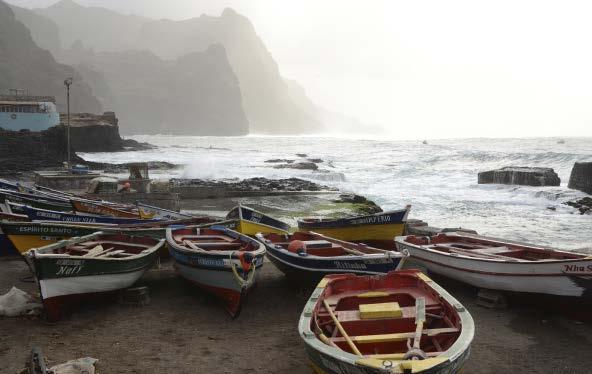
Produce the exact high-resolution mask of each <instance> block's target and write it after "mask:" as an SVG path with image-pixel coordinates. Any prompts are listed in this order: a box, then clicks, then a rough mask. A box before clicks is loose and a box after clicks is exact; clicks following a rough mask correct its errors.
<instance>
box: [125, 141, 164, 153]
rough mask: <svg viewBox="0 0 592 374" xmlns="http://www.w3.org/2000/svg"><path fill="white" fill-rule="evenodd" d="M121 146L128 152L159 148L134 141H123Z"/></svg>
mask: <svg viewBox="0 0 592 374" xmlns="http://www.w3.org/2000/svg"><path fill="white" fill-rule="evenodd" d="M121 145H122V146H123V148H124V149H125V150H126V151H145V150H147V149H156V148H158V147H157V146H155V145H152V144H150V143H142V142H139V141H137V140H134V139H122V140H121Z"/></svg>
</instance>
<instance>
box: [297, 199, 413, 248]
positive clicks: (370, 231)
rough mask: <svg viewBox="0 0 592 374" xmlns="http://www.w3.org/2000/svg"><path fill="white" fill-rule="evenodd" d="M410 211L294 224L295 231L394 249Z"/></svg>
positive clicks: (407, 209)
mask: <svg viewBox="0 0 592 374" xmlns="http://www.w3.org/2000/svg"><path fill="white" fill-rule="evenodd" d="M410 209H411V206H410V205H407V206H406V207H405V208H404V209H400V210H394V211H389V212H382V213H377V214H371V215H367V216H358V217H348V218H339V219H317V218H306V219H303V220H300V221H298V228H299V229H300V230H303V231H313V232H316V233H318V234H323V235H326V236H329V237H332V238H335V239H339V240H345V241H348V242H363V243H366V244H368V245H372V246H376V247H379V248H384V249H392V248H394V246H395V244H394V239H395V236H401V235H403V233H404V231H405V225H406V224H407V215H408V214H409V210H410Z"/></svg>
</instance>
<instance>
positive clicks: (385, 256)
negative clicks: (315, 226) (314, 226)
mask: <svg viewBox="0 0 592 374" xmlns="http://www.w3.org/2000/svg"><path fill="white" fill-rule="evenodd" d="M257 239H258V240H259V241H261V242H262V243H263V244H265V247H266V249H267V257H268V258H269V260H270V261H271V262H273V264H274V265H275V266H276V267H277V268H278V269H280V270H281V271H282V272H283V273H284V274H285V275H286V276H288V277H290V278H295V279H298V280H300V281H305V282H318V281H319V280H320V279H321V278H323V277H324V276H325V275H328V274H337V273H354V274H383V273H388V272H389V271H392V270H399V269H400V268H401V266H402V265H403V263H404V261H405V259H406V258H407V257H408V255H407V254H406V253H401V252H396V251H388V250H383V249H378V248H373V247H369V246H367V245H365V244H355V243H350V242H345V241H341V240H337V239H334V238H330V237H327V236H324V235H321V234H317V233H314V232H296V233H294V234H291V235H278V234H257Z"/></svg>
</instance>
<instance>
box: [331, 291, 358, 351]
mask: <svg viewBox="0 0 592 374" xmlns="http://www.w3.org/2000/svg"><path fill="white" fill-rule="evenodd" d="M323 305H324V306H325V309H327V311H328V312H329V315H330V316H331V318H332V319H333V323H335V326H336V327H337V328H338V329H339V332H340V333H341V335H343V337H344V338H345V341H346V342H347V344H348V345H349V347H350V348H351V350H352V351H354V353H355V354H356V355H358V356H362V352H360V351H359V350H358V347H356V345H355V344H354V342H353V341H352V340H351V339H350V337H349V335H347V332H345V329H344V328H343V326H341V322H339V320H337V317H336V316H335V314H334V313H333V309H331V306H330V305H329V303H328V302H327V300H326V299H323Z"/></svg>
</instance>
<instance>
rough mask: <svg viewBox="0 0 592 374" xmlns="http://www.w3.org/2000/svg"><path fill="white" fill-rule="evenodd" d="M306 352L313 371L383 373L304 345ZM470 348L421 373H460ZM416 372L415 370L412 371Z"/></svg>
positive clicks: (324, 372) (321, 373) (326, 373)
mask: <svg viewBox="0 0 592 374" xmlns="http://www.w3.org/2000/svg"><path fill="white" fill-rule="evenodd" d="M306 354H307V356H308V358H309V360H310V364H311V367H312V369H313V371H314V372H315V373H317V374H343V373H348V374H350V373H351V374H385V371H384V370H379V369H373V368H368V367H362V366H359V365H355V364H352V363H349V362H344V361H341V360H338V359H337V358H335V357H333V356H331V355H328V354H324V353H322V352H320V351H318V350H316V349H314V348H312V347H310V346H308V345H307V346H306ZM469 355H470V349H467V350H466V351H464V352H463V353H462V354H461V355H460V356H459V357H458V358H456V359H455V360H454V361H450V360H447V361H445V362H442V363H441V364H440V365H437V366H435V367H432V368H430V369H427V370H422V371H421V372H420V373H421V374H456V373H461V372H462V368H463V366H464V364H465V363H466V361H467V360H468V359H469ZM414 373H416V372H414Z"/></svg>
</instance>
